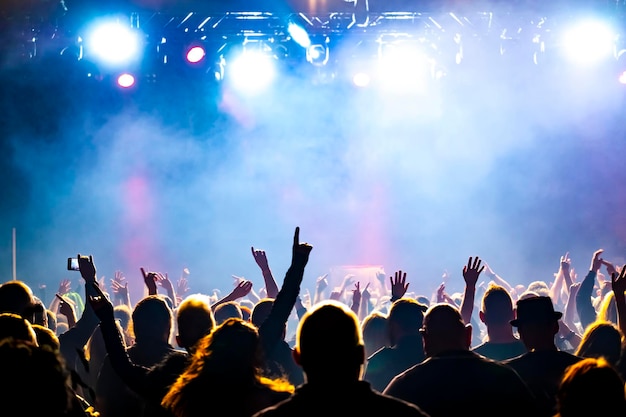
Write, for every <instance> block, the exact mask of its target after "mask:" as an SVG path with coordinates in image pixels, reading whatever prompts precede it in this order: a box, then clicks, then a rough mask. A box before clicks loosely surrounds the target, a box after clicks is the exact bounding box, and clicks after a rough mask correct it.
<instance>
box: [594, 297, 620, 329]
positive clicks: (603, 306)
mask: <svg viewBox="0 0 626 417" xmlns="http://www.w3.org/2000/svg"><path fill="white" fill-rule="evenodd" d="M598 320H603V321H610V322H612V323H617V306H616V305H615V294H614V293H613V291H609V292H608V293H607V294H606V295H605V296H604V298H603V299H602V302H601V303H600V305H599V306H598Z"/></svg>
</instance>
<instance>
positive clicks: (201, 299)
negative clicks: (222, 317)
mask: <svg viewBox="0 0 626 417" xmlns="http://www.w3.org/2000/svg"><path fill="white" fill-rule="evenodd" d="M176 322H177V324H178V344H179V345H180V346H181V347H184V348H185V349H190V348H192V347H193V346H194V345H196V343H198V341H199V340H200V339H202V338H203V337H204V336H206V335H208V334H209V333H211V331H213V329H214V328H215V318H214V317H213V311H212V310H211V303H210V300H209V297H208V296H206V295H204V294H191V295H188V296H187V297H185V299H184V300H183V301H182V302H181V303H180V305H179V306H178V308H177V310H176Z"/></svg>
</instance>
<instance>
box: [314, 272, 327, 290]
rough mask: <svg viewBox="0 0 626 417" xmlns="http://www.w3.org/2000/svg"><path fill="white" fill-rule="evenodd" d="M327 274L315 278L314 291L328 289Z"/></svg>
mask: <svg viewBox="0 0 626 417" xmlns="http://www.w3.org/2000/svg"><path fill="white" fill-rule="evenodd" d="M327 277H328V274H324V275H322V276H321V277H317V280H316V281H315V289H316V291H317V292H322V291H324V290H325V289H326V287H328V279H327Z"/></svg>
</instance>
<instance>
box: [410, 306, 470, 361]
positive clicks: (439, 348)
mask: <svg viewBox="0 0 626 417" xmlns="http://www.w3.org/2000/svg"><path fill="white" fill-rule="evenodd" d="M421 332H422V336H423V337H424V352H425V353H426V355H427V356H433V355H437V354H439V353H442V352H447V351H455V350H468V349H469V346H470V343H471V328H469V327H468V326H466V325H465V323H464V322H463V318H462V317H461V313H460V312H459V309H458V308H457V307H455V306H452V305H450V304H447V303H439V304H435V305H433V306H431V307H429V308H428V310H427V311H426V313H425V314H424V325H423V327H422V329H421Z"/></svg>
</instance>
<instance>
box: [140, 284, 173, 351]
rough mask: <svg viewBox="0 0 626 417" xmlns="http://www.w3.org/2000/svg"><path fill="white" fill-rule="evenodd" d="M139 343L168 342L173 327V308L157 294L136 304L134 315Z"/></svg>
mask: <svg viewBox="0 0 626 417" xmlns="http://www.w3.org/2000/svg"><path fill="white" fill-rule="evenodd" d="M132 320H133V333H134V335H135V341H136V342H137V343H150V342H167V341H168V340H169V334H170V332H171V329H172V310H171V309H170V308H169V306H168V305H167V303H166V302H165V300H163V298H161V297H159V296H157V295H150V296H148V297H145V298H144V299H142V300H141V301H139V302H138V303H137V305H135V308H134V310H133V315H132Z"/></svg>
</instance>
